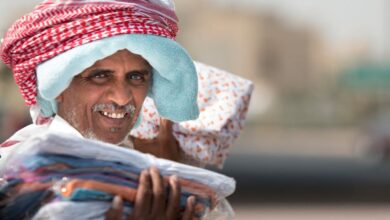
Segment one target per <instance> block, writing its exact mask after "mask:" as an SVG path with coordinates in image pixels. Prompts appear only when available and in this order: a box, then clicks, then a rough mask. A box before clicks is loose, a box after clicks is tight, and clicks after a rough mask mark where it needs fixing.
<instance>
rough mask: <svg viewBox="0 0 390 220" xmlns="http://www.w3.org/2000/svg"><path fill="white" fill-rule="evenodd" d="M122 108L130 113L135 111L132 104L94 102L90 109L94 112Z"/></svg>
mask: <svg viewBox="0 0 390 220" xmlns="http://www.w3.org/2000/svg"><path fill="white" fill-rule="evenodd" d="M122 109H124V110H125V112H126V113H130V114H134V112H135V106H134V105H132V104H127V105H125V106H119V105H116V104H96V105H94V106H93V107H92V110H93V111H94V112H98V111H104V110H108V111H116V110H122Z"/></svg>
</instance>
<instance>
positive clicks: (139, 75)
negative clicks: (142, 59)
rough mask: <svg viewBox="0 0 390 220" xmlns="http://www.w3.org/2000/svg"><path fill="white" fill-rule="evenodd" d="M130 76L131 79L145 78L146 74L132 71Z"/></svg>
mask: <svg viewBox="0 0 390 220" xmlns="http://www.w3.org/2000/svg"><path fill="white" fill-rule="evenodd" d="M128 78H129V79H130V80H143V79H144V74H142V73H130V74H129V75H128Z"/></svg>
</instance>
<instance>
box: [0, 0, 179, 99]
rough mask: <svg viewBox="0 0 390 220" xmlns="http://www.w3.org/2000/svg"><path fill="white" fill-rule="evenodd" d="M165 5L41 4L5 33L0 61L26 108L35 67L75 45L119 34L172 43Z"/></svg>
mask: <svg viewBox="0 0 390 220" xmlns="http://www.w3.org/2000/svg"><path fill="white" fill-rule="evenodd" d="M172 5H173V4H172V3H171V2H170V1H169V0H168V1H167V0H46V1H43V2H42V3H41V4H39V5H38V6H37V7H36V8H35V9H34V10H33V11H32V12H31V13H29V14H27V15H25V16H23V17H22V18H20V19H19V20H18V21H16V22H15V23H14V24H13V25H12V26H11V28H10V29H9V30H8V32H7V33H6V35H5V37H4V39H3V43H2V45H1V47H0V55H1V56H0V57H1V59H2V60H3V61H4V63H5V64H6V65H7V66H9V67H10V68H11V69H12V70H13V73H14V78H15V81H16V83H17V84H18V86H19V88H20V91H21V93H22V95H23V97H24V99H25V103H26V104H27V105H34V104H35V103H36V96H37V80H36V74H35V69H36V67H37V65H38V64H40V63H42V62H44V61H46V60H49V59H51V58H53V57H55V56H57V55H59V54H61V53H63V52H65V51H67V50H70V49H72V48H75V47H77V46H80V45H83V44H86V43H90V42H93V41H96V40H100V39H103V38H106V37H111V36H116V35H121V34H149V35H157V36H162V37H166V38H170V39H173V40H174V39H175V37H176V34H177V32H178V24H177V23H178V19H177V16H176V14H175V12H174V10H173V7H172Z"/></svg>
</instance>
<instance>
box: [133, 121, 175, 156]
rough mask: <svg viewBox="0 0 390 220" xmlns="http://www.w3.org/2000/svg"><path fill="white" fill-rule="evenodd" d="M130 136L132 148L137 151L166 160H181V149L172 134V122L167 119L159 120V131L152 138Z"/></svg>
mask: <svg viewBox="0 0 390 220" xmlns="http://www.w3.org/2000/svg"><path fill="white" fill-rule="evenodd" d="M131 138H132V141H133V143H134V148H135V149H136V150H138V151H141V152H143V153H149V154H152V155H154V156H156V157H160V158H164V159H168V160H173V161H180V160H181V155H182V150H181V148H180V146H179V143H178V142H177V140H176V139H175V137H174V136H173V133H172V122H171V121H169V120H166V119H161V120H160V129H159V133H158V136H157V137H156V138H154V139H139V138H135V137H131Z"/></svg>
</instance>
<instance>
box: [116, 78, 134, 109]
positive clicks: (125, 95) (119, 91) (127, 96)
mask: <svg viewBox="0 0 390 220" xmlns="http://www.w3.org/2000/svg"><path fill="white" fill-rule="evenodd" d="M110 99H111V101H112V102H114V103H116V104H118V105H119V106H124V105H127V104H129V103H130V102H131V100H132V99H133V95H132V93H131V87H130V85H129V84H128V83H126V82H118V83H116V84H113V85H112V88H111V92H110Z"/></svg>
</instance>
